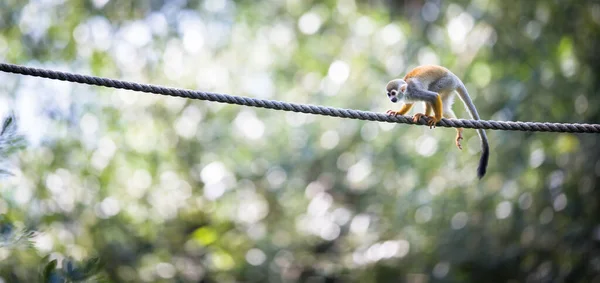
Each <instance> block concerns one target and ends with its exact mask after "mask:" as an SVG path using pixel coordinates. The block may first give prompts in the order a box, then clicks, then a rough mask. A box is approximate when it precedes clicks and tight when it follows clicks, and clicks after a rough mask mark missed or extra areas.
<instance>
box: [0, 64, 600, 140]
mask: <svg viewBox="0 0 600 283" xmlns="http://www.w3.org/2000/svg"><path fill="white" fill-rule="evenodd" d="M0 71H2V72H6V73H14V74H20V75H26V76H34V77H41V78H47V79H53V80H61V81H68V82H76V83H81V84H88V85H95V86H104V87H110V88H118V89H126V90H133V91H140V92H146V93H154V94H162V95H170V96H177V97H184V98H191V99H199V100H207V101H214V102H220V103H228V104H237V105H244V106H251V107H259V108H267V109H275V110H283V111H292V112H300V113H306V114H315V115H324V116H332V117H339V118H348V119H358V120H368V121H378V122H388V123H403V124H413V125H426V120H425V118H421V119H420V120H419V121H418V122H417V123H415V122H413V120H412V117H410V116H390V115H387V114H384V113H375V112H369V111H360V110H354V109H343V108H335V107H326V106H320V105H311V104H299V103H289V102H283V101H276V100H268V99H257V98H251V97H244V96H235V95H228V94H220V93H212V92H203V91H192V90H186V89H179V88H171V87H163V86H158V85H151V84H140V83H135V82H128V81H121V80H114V79H108V78H102V77H95V76H86V75H80V74H73V73H68V72H59V71H54V70H48V69H39V68H32V67H25V66H20V65H14V64H7V63H0ZM436 126H438V127H447V128H468V129H489V130H505V131H528V132H562V133H600V124H571V123H545V122H510V121H509V122H504V121H491V120H490V121H486V120H467V119H446V118H443V119H442V120H441V121H440V122H438V123H437V124H436Z"/></svg>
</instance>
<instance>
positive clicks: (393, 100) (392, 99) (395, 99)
mask: <svg viewBox="0 0 600 283" xmlns="http://www.w3.org/2000/svg"><path fill="white" fill-rule="evenodd" d="M390 100H391V101H392V102H393V103H396V102H398V98H397V97H392V98H390Z"/></svg>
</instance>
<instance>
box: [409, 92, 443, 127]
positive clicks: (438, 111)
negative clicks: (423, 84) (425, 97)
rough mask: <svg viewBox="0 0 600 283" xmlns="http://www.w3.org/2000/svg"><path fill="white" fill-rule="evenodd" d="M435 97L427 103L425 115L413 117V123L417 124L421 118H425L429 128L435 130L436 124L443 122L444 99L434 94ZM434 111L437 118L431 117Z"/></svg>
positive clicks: (419, 114) (420, 114)
mask: <svg viewBox="0 0 600 283" xmlns="http://www.w3.org/2000/svg"><path fill="white" fill-rule="evenodd" d="M434 94H435V96H434V97H433V98H432V99H431V102H426V103H425V113H424V114H423V113H417V114H415V115H414V116H413V122H415V123H417V122H418V121H419V119H421V117H425V118H426V119H427V126H429V128H430V129H431V128H435V124H437V122H439V121H440V120H442V115H443V110H442V109H443V103H442V98H441V96H440V95H439V94H437V93H434ZM432 110H433V114H434V115H435V116H430V115H429V114H431V111H432Z"/></svg>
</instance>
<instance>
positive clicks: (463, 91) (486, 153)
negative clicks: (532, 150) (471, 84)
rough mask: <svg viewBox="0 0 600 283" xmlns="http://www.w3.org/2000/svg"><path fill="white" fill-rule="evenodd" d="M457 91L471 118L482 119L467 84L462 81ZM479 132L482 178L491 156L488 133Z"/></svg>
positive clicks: (478, 168)
mask: <svg viewBox="0 0 600 283" xmlns="http://www.w3.org/2000/svg"><path fill="white" fill-rule="evenodd" d="M457 92H458V95H459V96H460V98H461V100H462V101H463V103H464V104H465V107H466V108H467V112H469V115H471V119H474V120H481V119H480V118H479V113H477V109H476V108H475V104H473V101H471V97H470V96H469V92H467V88H466V87H465V85H464V84H462V83H461V84H460V86H459V87H458V88H457ZM477 134H478V135H479V139H480V140H481V158H480V159H479V167H477V177H479V179H481V178H483V176H484V175H485V172H486V170H487V165H488V159H489V158H490V146H489V144H488V138H487V135H486V134H485V131H484V130H483V129H477Z"/></svg>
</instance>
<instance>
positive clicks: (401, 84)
mask: <svg viewBox="0 0 600 283" xmlns="http://www.w3.org/2000/svg"><path fill="white" fill-rule="evenodd" d="M386 90H387V96H388V98H389V99H390V101H392V102H393V103H396V102H399V101H402V100H403V99H404V95H405V93H406V82H405V81H404V80H401V79H397V80H393V81H391V82H389V83H388V84H387V86H386Z"/></svg>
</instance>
